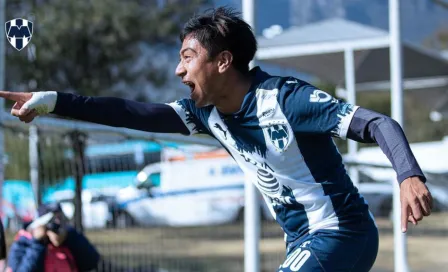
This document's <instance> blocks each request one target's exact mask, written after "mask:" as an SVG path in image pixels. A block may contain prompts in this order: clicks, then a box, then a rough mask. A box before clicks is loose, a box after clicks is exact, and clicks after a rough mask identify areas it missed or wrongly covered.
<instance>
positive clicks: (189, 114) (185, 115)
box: [167, 98, 211, 135]
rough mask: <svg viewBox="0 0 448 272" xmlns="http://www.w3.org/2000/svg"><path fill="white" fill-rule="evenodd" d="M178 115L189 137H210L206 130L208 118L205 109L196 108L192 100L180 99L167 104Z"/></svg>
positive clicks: (208, 131)
mask: <svg viewBox="0 0 448 272" xmlns="http://www.w3.org/2000/svg"><path fill="white" fill-rule="evenodd" d="M167 105H169V106H171V107H172V108H173V109H174V111H175V112H176V113H177V115H179V117H180V119H181V120H182V121H183V122H184V124H185V126H186V127H187V128H188V130H189V131H190V135H194V134H208V135H211V132H210V130H209V129H208V124H207V120H208V116H209V114H207V109H208V107H206V108H196V106H195V102H194V101H193V100H192V99H187V98H184V99H180V100H176V101H174V102H171V103H167Z"/></svg>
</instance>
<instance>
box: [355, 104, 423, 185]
mask: <svg viewBox="0 0 448 272" xmlns="http://www.w3.org/2000/svg"><path fill="white" fill-rule="evenodd" d="M347 138H349V139H352V140H355V141H358V142H362V143H377V144H378V145H379V147H380V148H381V150H382V151H383V152H384V154H385V155H386V156H387V158H388V159H389V160H390V162H391V163H392V166H393V168H394V170H395V171H396V173H397V179H398V182H399V183H401V182H403V180H405V179H406V178H408V177H412V176H419V177H420V178H421V180H422V181H424V182H425V181H426V178H425V176H424V174H423V172H422V170H421V169H420V166H419V165H418V163H417V161H416V159H415V157H414V154H413V153H412V150H411V148H410V146H409V143H408V141H407V139H406V136H405V134H404V132H403V130H402V128H401V127H400V125H399V124H398V123H397V122H396V121H395V120H393V119H392V118H390V117H388V116H386V115H383V114H380V113H377V112H374V111H371V110H368V109H364V108H358V110H356V112H355V114H354V116H353V119H352V120H351V123H350V126H349V129H348V132H347Z"/></svg>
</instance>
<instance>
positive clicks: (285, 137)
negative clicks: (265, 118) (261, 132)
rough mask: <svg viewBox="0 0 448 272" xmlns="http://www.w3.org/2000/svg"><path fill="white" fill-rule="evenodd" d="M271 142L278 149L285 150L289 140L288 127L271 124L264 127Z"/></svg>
mask: <svg viewBox="0 0 448 272" xmlns="http://www.w3.org/2000/svg"><path fill="white" fill-rule="evenodd" d="M265 130H266V131H267V133H268V135H269V139H270V140H271V142H272V144H273V145H274V146H275V147H276V148H277V149H278V150H279V151H285V150H286V147H287V146H288V142H289V133H288V127H287V126H286V125H272V126H270V127H267V128H265Z"/></svg>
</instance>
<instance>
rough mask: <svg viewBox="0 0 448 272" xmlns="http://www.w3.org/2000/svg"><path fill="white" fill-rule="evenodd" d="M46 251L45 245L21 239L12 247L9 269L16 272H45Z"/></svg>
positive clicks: (32, 240)
mask: <svg viewBox="0 0 448 272" xmlns="http://www.w3.org/2000/svg"><path fill="white" fill-rule="evenodd" d="M45 250H46V246H45V245H44V244H43V243H41V242H39V241H37V240H34V239H31V240H29V239H27V238H25V237H20V238H19V240H17V241H15V242H14V243H13V244H12V245H11V248H10V250H9V256H8V267H9V268H11V270H12V271H14V272H37V271H39V272H40V271H44V258H45Z"/></svg>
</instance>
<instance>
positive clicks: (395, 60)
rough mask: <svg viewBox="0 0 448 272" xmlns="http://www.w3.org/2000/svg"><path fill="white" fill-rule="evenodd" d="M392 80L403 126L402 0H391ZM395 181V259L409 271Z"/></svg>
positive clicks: (398, 118)
mask: <svg viewBox="0 0 448 272" xmlns="http://www.w3.org/2000/svg"><path fill="white" fill-rule="evenodd" d="M389 37H390V80H391V100H392V101H391V104H392V118H393V119H395V120H396V121H397V122H398V123H399V124H400V125H401V126H403V75H402V69H403V62H402V45H401V32H400V0H389ZM392 183H393V188H394V189H393V190H394V191H393V193H394V197H393V218H394V245H395V246H394V248H395V251H394V260H395V271H400V272H406V271H409V267H408V261H407V244H406V234H404V233H402V232H401V205H400V188H399V185H398V183H397V182H396V181H394V182H392Z"/></svg>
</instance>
